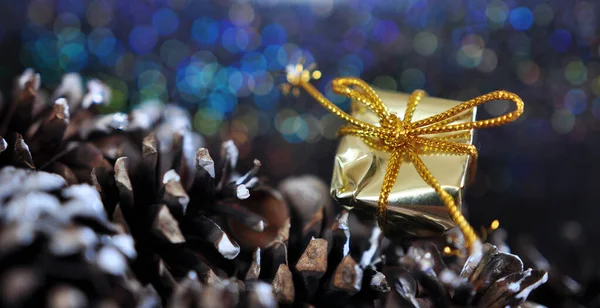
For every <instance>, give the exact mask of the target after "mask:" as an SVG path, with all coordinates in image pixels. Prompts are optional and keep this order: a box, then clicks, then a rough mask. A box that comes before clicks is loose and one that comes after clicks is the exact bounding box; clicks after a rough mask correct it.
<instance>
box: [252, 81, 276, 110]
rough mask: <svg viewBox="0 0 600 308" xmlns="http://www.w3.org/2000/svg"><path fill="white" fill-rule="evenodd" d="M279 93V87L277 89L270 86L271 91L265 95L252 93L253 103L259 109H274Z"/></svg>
mask: <svg viewBox="0 0 600 308" xmlns="http://www.w3.org/2000/svg"><path fill="white" fill-rule="evenodd" d="M280 95H281V94H280V92H279V89H277V87H273V88H271V91H269V92H267V93H266V94H265V95H256V94H254V95H253V96H252V98H253V100H254V104H255V105H256V106H257V107H258V108H259V109H260V110H265V111H266V110H273V109H275V107H276V106H277V103H278V102H279V96H280Z"/></svg>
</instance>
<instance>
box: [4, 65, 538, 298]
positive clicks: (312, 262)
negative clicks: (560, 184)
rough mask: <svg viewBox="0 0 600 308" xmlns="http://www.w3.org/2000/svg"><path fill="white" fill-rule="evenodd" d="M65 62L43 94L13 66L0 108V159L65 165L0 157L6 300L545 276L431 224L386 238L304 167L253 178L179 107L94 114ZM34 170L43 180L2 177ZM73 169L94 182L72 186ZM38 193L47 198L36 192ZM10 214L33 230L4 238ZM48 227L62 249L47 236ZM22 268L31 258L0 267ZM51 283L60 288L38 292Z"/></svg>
mask: <svg viewBox="0 0 600 308" xmlns="http://www.w3.org/2000/svg"><path fill="white" fill-rule="evenodd" d="M70 76H71V77H65V79H64V80H63V83H62V85H61V86H59V88H58V89H57V90H56V91H55V94H54V95H52V99H51V101H53V103H52V105H51V106H49V105H48V104H46V103H43V102H45V100H42V99H41V98H40V97H41V95H39V93H38V92H36V91H37V88H38V87H39V76H37V75H35V74H33V72H30V71H27V72H26V73H25V74H24V75H23V76H21V78H20V82H18V83H17V85H18V86H17V91H16V93H17V95H15V97H16V99H15V100H14V102H13V104H12V105H10V106H11V107H9V108H4V110H5V111H3V112H4V114H5V118H7V117H8V119H12V118H13V117H15V116H17V115H18V117H23V119H25V120H23V121H20V120H19V121H17V120H14V121H13V120H10V121H9V122H3V126H2V127H3V128H2V130H0V133H2V134H6V132H9V131H10V132H14V134H12V135H10V136H13V137H14V138H13V137H11V138H13V139H10V138H7V142H6V143H5V146H4V147H3V151H2V152H1V153H0V161H1V162H2V163H3V164H8V165H13V166H17V167H21V168H25V169H34V168H35V167H37V169H42V170H47V171H52V172H55V173H58V174H59V175H61V176H62V177H63V178H64V179H65V180H62V179H60V177H57V176H53V175H50V174H48V173H45V172H42V171H37V172H34V171H26V170H24V169H15V168H14V167H5V168H4V169H3V171H2V172H3V173H2V177H1V178H0V197H1V200H0V202H3V203H0V204H2V212H1V214H2V217H3V218H4V220H3V225H2V237H1V240H2V242H3V243H6V242H8V243H9V244H10V245H12V246H10V247H12V248H11V250H9V251H13V250H14V251H15V252H14V253H11V254H8V256H9V257H5V253H1V254H0V255H1V256H3V257H2V259H3V260H4V259H5V258H8V259H10V260H12V261H11V262H13V263H8V264H11V266H9V267H5V268H4V269H3V270H2V271H1V275H2V276H1V277H2V279H3V280H2V281H8V284H3V286H8V285H15V283H14V281H16V280H14V279H29V280H28V281H29V283H30V284H31V285H33V287H31V286H29V285H24V287H23V290H25V291H27V292H25V291H23V292H16V293H15V292H13V291H14V290H13V289H6V290H10V291H11V292H13V293H15V294H17V295H19V296H15V297H14V298H15V299H14V301H13V302H14V303H15V304H14V306H19V304H20V303H26V304H28V303H30V302H31V301H37V302H35V303H36V304H40V305H47V306H57V305H58V304H57V305H55V304H54V302H52V301H51V298H55V297H58V298H68V299H70V300H73V299H78V300H79V301H78V302H77V304H78V305H80V306H87V305H90V304H97V303H103V302H104V301H108V300H112V302H113V303H116V304H117V305H122V306H123V305H124V306H132V305H147V306H153V305H156V306H160V305H162V306H166V307H276V306H301V307H304V306H317V307H324V306H332V307H396V306H401V307H430V306H431V307H433V306H435V307H438V306H439V307H451V306H491V307H500V306H502V307H504V306H518V305H522V306H532V305H534V304H533V303H530V302H527V301H526V299H527V296H528V295H529V293H530V292H531V291H533V290H534V289H535V288H536V287H538V286H539V285H540V284H542V283H544V282H545V280H546V279H547V275H546V274H545V272H544V271H542V270H529V269H528V270H524V268H523V263H522V262H521V260H520V259H519V258H518V257H517V256H515V255H511V254H508V253H506V252H503V251H500V250H502V247H501V248H500V250H499V249H498V248H496V247H495V246H492V245H490V244H485V245H484V247H483V248H482V252H481V254H477V255H474V256H472V257H471V258H469V259H465V258H461V257H457V256H446V255H442V254H440V252H439V249H440V247H443V245H444V244H445V239H444V237H440V239H431V240H414V239H389V238H386V237H384V236H383V235H382V233H381V231H380V229H379V227H378V226H377V224H376V222H375V220H374V219H371V218H365V217H356V216H355V215H354V213H353V212H351V211H348V210H346V209H344V208H342V207H341V206H339V205H336V204H333V203H332V200H331V198H330V197H329V193H328V188H327V185H326V184H324V183H323V182H322V181H321V180H319V179H317V178H315V177H312V176H300V177H292V178H288V179H286V180H284V181H282V182H281V183H279V185H278V186H277V187H275V186H274V185H268V184H269V183H268V181H266V180H265V179H262V178H259V177H258V172H259V169H260V167H261V163H260V162H259V161H257V160H255V161H254V166H253V167H252V168H251V169H250V170H249V171H247V172H241V173H240V172H238V171H237V169H236V167H237V163H238V156H239V152H238V149H237V148H236V146H235V144H234V143H233V142H232V141H226V142H224V143H222V145H221V147H220V153H219V155H213V154H212V153H211V152H210V151H209V150H208V149H207V148H206V145H205V142H204V140H203V138H202V137H201V136H200V135H198V134H197V133H195V132H193V131H192V128H191V127H192V125H191V116H190V115H189V113H188V112H187V111H186V110H184V109H182V108H179V107H176V106H174V105H167V106H160V105H156V104H145V105H142V106H141V107H140V108H138V109H136V110H134V111H133V112H132V113H131V114H129V115H123V114H120V115H117V114H111V115H101V114H98V112H97V110H96V109H95V108H94V107H93V106H94V103H91V102H99V101H103V100H105V99H107V94H104V96H103V94H102V93H108V92H106V91H108V90H107V89H106V88H105V87H104V86H100V85H101V83H99V82H97V81H93V82H92V81H90V82H92V83H91V84H90V83H89V82H88V92H87V94H84V95H77V94H78V93H82V92H83V90H81V91H79V90H76V89H77V87H74V86H72V85H73V84H81V83H80V82H74V81H73V80H74V79H73V78H75V77H73V76H74V75H70ZM77 78H79V77H77ZM79 80H80V79H79ZM65 89H70V90H65ZM99 89H103V90H102V91H100V90H99ZM89 97H91V101H90V98H89ZM71 102H72V103H71ZM38 104H40V107H37V106H38ZM25 106H29V107H28V108H25ZM32 106H33V107H32ZM65 106H69V107H68V110H73V111H72V112H65V110H66V109H67V107H65ZM26 109H27V110H28V111H30V113H27V112H25V111H24V110H26ZM75 111H77V112H75ZM7 115H9V116H7ZM65 119H67V120H65ZM69 119H70V120H69ZM107 119H109V120H110V121H108V120H107ZM115 119H117V120H118V121H113V120H115ZM13 122H14V123H13ZM6 123H8V124H6ZM56 123H58V124H56ZM4 124H5V125H4ZM19 136H20V137H19ZM23 136H25V137H23ZM19 138H20V139H19ZM25 141H27V142H28V143H29V144H30V147H29V148H30V149H31V150H29V149H28V147H27V145H25ZM34 145H35V146H34ZM49 145H52V147H49ZM82 149H85V151H83V150H82ZM80 151H83V152H80ZM90 153H93V155H91V154H90ZM23 157H24V158H23ZM213 158H217V159H213ZM65 170H66V171H65ZM36 177H52V181H49V182H52V183H54V184H53V185H50V184H47V185H46V186H48V187H46V186H43V185H42V187H37V186H36V187H35V188H27V187H29V186H27V185H25V186H24V187H25V188H23V187H17V186H18V185H16V184H15V183H18V182H19V181H25V180H27V179H29V181H33V182H35V180H32V179H35V178H36ZM79 182H90V183H92V185H93V187H94V188H95V189H91V186H87V185H81V184H80V185H73V184H74V183H79ZM68 184H71V185H72V186H67V185H68ZM40 185H41V184H40ZM32 194H34V195H35V198H34V197H31V195H32ZM98 198H99V199H100V200H101V201H99V200H98ZM45 199H48V200H50V199H52V202H53V203H52V204H53V206H52V210H49V209H46V208H45V207H43V206H41V203H43V202H41V201H40V200H45ZM19 211H21V212H19ZM19 213H21V214H23V215H21V216H22V217H17V218H15V217H16V216H19ZM32 213H33V214H32ZM15 219H16V220H15ZM109 220H110V222H109ZM42 222H43V223H42ZM46 225H52V228H50V229H48V228H46V227H45V226H46ZM15 228H17V229H19V230H20V229H23V228H25V229H26V230H27V232H29V233H28V234H36V238H38V240H37V241H33V240H29V241H27V239H28V238H26V239H23V238H20V237H19V238H18V239H17V238H15V235H14V234H21V233H19V232H17V231H15V230H16V229H15ZM454 237H455V242H457V241H456V236H454ZM61 241H62V242H63V244H62V245H63V246H64V247H67V248H63V250H66V251H68V253H66V256H65V253H64V252H63V254H61V252H60V251H59V252H58V253H57V250H56V245H57V244H53V243H55V242H61ZM458 243H460V240H458ZM4 245H8V244H4ZM15 247H17V248H15ZM60 247H62V246H60ZM69 247H70V248H69ZM107 251H108V252H107ZM8 259H7V260H8ZM63 259H65V260H63ZM49 260H50V261H49ZM53 260H58V261H53ZM104 261H106V263H103V262H104ZM52 262H57V263H56V264H57V265H55V266H53V264H55V263H52ZM3 264H4V263H3ZM13 264H14V265H13ZM22 268H23V269H26V270H31V269H34V272H31V271H30V272H27V273H25V272H17V274H19V275H30V276H27V277H25V276H23V277H25V278H22V277H21V278H19V277H20V276H14V275H16V274H14V273H13V269H22ZM55 268H56V269H59V268H60V269H62V270H60V271H58V272H53V271H52V270H53V269H55ZM80 268H81V270H77V269H80ZM22 273H25V274H22ZM32 273H33V274H32ZM32 275H34V276H32ZM61 275H62V276H61ZM70 275H73V276H72V277H71V276H70ZM63 276H67V277H66V278H64V277H63ZM14 277H17V278H14ZM48 277H50V278H48ZM11 279H12V280H11ZM69 279H71V280H69ZM74 281H75V282H74ZM77 281H81V282H85V283H77ZM88 282H89V284H88ZM42 285H43V288H42V287H40V286H42ZM56 286H59V287H60V288H59V291H60V292H63V293H64V292H67V291H68V292H70V293H68V294H66V295H65V294H62V293H61V294H59V295H54V294H55V293H53V292H55V291H52V290H55V288H56ZM18 288H20V287H18ZM30 289H31V290H34V291H31V292H30V291H28V290H30ZM3 290H4V289H3ZM39 290H43V292H44V293H35V292H42V291H39ZM64 290H67V291H64ZM56 292H58V291H56ZM33 294H43V295H44V296H36V297H35V299H34V297H31V296H32V295H33ZM67 295H68V296H67ZM49 298H50V299H49ZM11 303H12V302H11Z"/></svg>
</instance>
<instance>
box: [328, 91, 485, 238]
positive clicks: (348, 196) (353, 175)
mask: <svg viewBox="0 0 600 308" xmlns="http://www.w3.org/2000/svg"><path fill="white" fill-rule="evenodd" d="M376 92H377V94H378V95H379V97H380V98H381V100H382V101H383V102H384V103H385V105H386V106H387V107H388V109H389V111H390V112H395V113H397V114H404V111H405V110H406V106H407V103H408V99H409V96H410V95H409V94H405V93H396V92H389V91H382V90H376ZM461 103H462V102H459V101H452V100H446V99H440V98H433V97H426V98H423V101H422V102H421V103H420V104H419V105H418V107H417V108H416V110H415V112H414V115H413V120H414V121H419V120H422V119H425V118H428V117H430V116H433V115H436V114H439V113H441V112H444V111H446V110H448V109H450V108H452V107H454V106H457V105H459V104H461ZM351 114H352V116H354V117H355V118H357V119H358V120H361V121H364V122H368V123H371V124H375V125H379V118H378V117H377V115H376V114H374V113H373V112H371V111H370V110H369V109H368V108H366V107H364V106H363V105H361V104H358V103H356V102H354V103H353V104H352V113H351ZM475 114H476V109H475V108H473V109H471V110H469V111H467V112H466V113H465V116H464V117H461V119H459V120H457V121H455V122H453V124H454V123H466V122H470V121H474V120H475ZM442 135H448V133H443V134H437V135H430V137H436V136H442ZM454 135H456V134H454ZM460 137H461V138H457V139H455V140H454V141H455V142H460V143H464V144H472V143H473V130H470V131H467V133H466V134H462V135H461V136H460ZM389 158H390V154H388V153H386V152H383V151H378V150H374V149H372V148H370V147H369V146H368V145H367V144H365V142H363V140H362V139H360V138H359V137H356V136H352V135H347V136H344V137H342V138H341V140H340V145H339V147H338V150H337V154H336V157H335V167H334V171H333V177H332V181H331V193H332V195H333V197H334V198H335V199H337V200H338V201H339V202H340V203H341V204H342V205H345V206H348V207H352V208H354V210H356V211H361V212H366V213H367V214H368V215H375V214H376V213H377V201H378V198H379V193H380V191H381V187H382V185H383V182H384V177H385V172H386V169H387V167H388V162H389ZM421 159H422V160H423V162H424V163H425V165H426V166H427V167H428V168H429V170H430V171H431V173H432V175H433V176H434V177H435V178H436V179H437V180H438V181H439V182H440V184H441V185H442V187H443V188H444V190H445V191H446V192H448V193H449V194H450V195H451V196H452V197H453V198H454V200H455V201H456V204H457V206H458V207H461V205H462V199H463V198H462V196H463V193H464V188H465V184H466V182H467V180H468V179H467V177H468V174H469V173H468V172H467V171H468V170H467V169H468V167H469V159H470V158H469V155H466V154H465V155H449V154H442V153H439V152H435V153H433V154H422V155H421ZM387 210H388V213H387V215H388V217H387V228H386V234H389V233H390V232H393V233H396V234H398V235H407V234H409V235H415V236H428V235H432V234H439V233H441V232H443V231H444V230H446V229H448V228H451V227H453V226H454V223H453V222H452V219H451V217H450V215H449V214H448V211H447V210H446V208H445V207H444V204H443V202H442V201H441V199H440V197H439V196H438V195H437V193H436V191H435V190H434V189H433V188H432V187H431V186H429V185H428V184H427V183H426V182H425V181H424V180H423V179H422V178H421V176H420V175H419V173H418V172H417V170H416V168H415V166H414V165H413V164H411V163H410V162H409V161H408V160H406V159H405V160H404V161H403V163H402V166H401V167H400V172H399V174H398V180H397V181H396V182H395V183H394V186H393V188H392V191H391V193H390V196H389V199H388V207H387Z"/></svg>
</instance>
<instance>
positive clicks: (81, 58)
mask: <svg viewBox="0 0 600 308" xmlns="http://www.w3.org/2000/svg"><path fill="white" fill-rule="evenodd" d="M58 59H59V63H60V66H61V67H62V68H63V69H64V70H65V71H67V72H77V71H80V70H81V69H83V68H84V67H85V66H86V64H87V53H86V52H85V47H84V46H83V45H82V44H77V43H70V44H66V45H64V46H63V47H62V48H61V49H60V52H59V56H58Z"/></svg>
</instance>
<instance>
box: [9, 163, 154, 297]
mask: <svg viewBox="0 0 600 308" xmlns="http://www.w3.org/2000/svg"><path fill="white" fill-rule="evenodd" d="M0 233H1V234H0V264H2V267H0V292H1V293H2V296H1V297H2V306H3V307H45V306H47V307H90V306H100V305H117V306H121V307H133V306H135V305H140V306H155V305H156V304H158V303H159V298H158V296H157V295H156V292H155V291H154V290H153V289H152V287H151V286H149V287H143V286H142V285H141V284H140V283H139V282H138V281H137V280H135V279H134V277H133V276H132V275H131V271H130V270H129V267H128V262H130V261H131V260H132V259H134V258H135V256H136V251H135V249H134V247H133V240H132V238H131V237H130V236H129V235H126V234H124V233H122V232H120V230H119V229H118V227H117V226H116V225H114V224H112V223H110V222H109V221H108V220H107V217H106V213H105V212H104V209H103V207H102V203H101V201H100V196H99V195H98V193H97V192H96V190H95V189H94V188H93V187H91V186H89V185H87V184H81V185H73V186H69V187H67V185H66V182H65V181H64V179H62V178H61V177H60V176H58V175H55V174H50V173H46V172H41V171H39V172H38V171H31V170H25V169H16V168H14V167H12V166H8V167H4V168H2V169H1V170H0Z"/></svg>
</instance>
